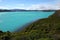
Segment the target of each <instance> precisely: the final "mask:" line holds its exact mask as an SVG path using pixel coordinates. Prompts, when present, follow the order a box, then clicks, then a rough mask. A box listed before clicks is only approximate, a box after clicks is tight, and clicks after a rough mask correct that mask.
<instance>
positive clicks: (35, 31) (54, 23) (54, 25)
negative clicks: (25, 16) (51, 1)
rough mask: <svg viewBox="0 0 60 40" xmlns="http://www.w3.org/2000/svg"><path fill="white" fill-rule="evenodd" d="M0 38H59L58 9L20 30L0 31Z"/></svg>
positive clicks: (30, 39)
mask: <svg viewBox="0 0 60 40" xmlns="http://www.w3.org/2000/svg"><path fill="white" fill-rule="evenodd" d="M0 40H60V10H58V11H56V12H55V14H53V15H51V16H49V17H48V18H45V19H40V20H38V21H36V22H34V23H32V24H30V25H29V26H28V27H26V28H25V29H23V30H22V31H20V32H14V33H11V32H9V31H8V32H2V31H0Z"/></svg>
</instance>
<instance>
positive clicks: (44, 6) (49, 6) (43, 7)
mask: <svg viewBox="0 0 60 40" xmlns="http://www.w3.org/2000/svg"><path fill="white" fill-rule="evenodd" d="M48 9H50V10H58V9H60V5H57V4H33V5H31V6H30V7H28V8H27V10H48Z"/></svg>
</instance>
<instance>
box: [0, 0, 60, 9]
mask: <svg viewBox="0 0 60 40" xmlns="http://www.w3.org/2000/svg"><path fill="white" fill-rule="evenodd" d="M0 9H26V10H43V9H46V10H48V9H54V10H55V9H60V0H0Z"/></svg>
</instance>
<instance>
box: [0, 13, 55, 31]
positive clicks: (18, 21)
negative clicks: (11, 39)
mask: <svg viewBox="0 0 60 40" xmlns="http://www.w3.org/2000/svg"><path fill="white" fill-rule="evenodd" d="M53 13H54V12H0V30H2V31H4V32H6V31H10V32H13V31H16V30H18V29H19V28H21V27H22V26H24V25H25V24H27V23H30V22H34V21H36V20H38V19H41V18H47V17H48V16H50V15H52V14H53Z"/></svg>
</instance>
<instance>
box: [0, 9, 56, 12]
mask: <svg viewBox="0 0 60 40" xmlns="http://www.w3.org/2000/svg"><path fill="white" fill-rule="evenodd" d="M16 11H43V12H52V11H55V10H25V9H0V12H16Z"/></svg>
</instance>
